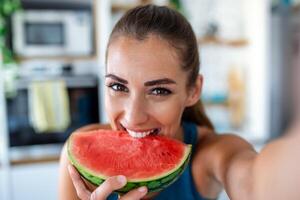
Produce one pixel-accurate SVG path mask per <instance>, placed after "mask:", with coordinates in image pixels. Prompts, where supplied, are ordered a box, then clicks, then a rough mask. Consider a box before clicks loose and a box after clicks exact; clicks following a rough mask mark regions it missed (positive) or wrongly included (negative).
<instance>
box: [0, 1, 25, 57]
mask: <svg viewBox="0 0 300 200" xmlns="http://www.w3.org/2000/svg"><path fill="white" fill-rule="evenodd" d="M20 8H21V3H20V0H0V52H1V54H2V58H3V62H4V63H12V62H14V58H13V53H12V51H11V50H10V49H9V48H8V47H7V45H6V38H7V34H8V23H9V20H10V17H11V15H12V14H13V13H14V12H15V11H17V10H19V9H20Z"/></svg>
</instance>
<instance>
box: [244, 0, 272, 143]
mask: <svg viewBox="0 0 300 200" xmlns="http://www.w3.org/2000/svg"><path fill="white" fill-rule="evenodd" d="M244 10H245V16H246V18H245V23H246V27H245V28H246V34H247V35H246V37H247V38H249V41H250V44H249V51H248V52H249V53H248V55H247V56H248V57H247V60H248V61H249V70H248V77H249V80H248V81H249V83H250V84H249V88H248V91H249V94H248V95H247V96H248V110H249V111H250V115H249V116H248V117H249V119H248V120H249V123H248V128H247V132H249V133H250V134H251V135H252V136H253V137H254V138H256V139H266V138H268V137H269V135H270V127H269V123H270V116H269V113H270V111H269V102H270V99H269V98H270V97H269V96H270V91H269V79H270V77H269V76H268V75H269V74H268V66H269V63H268V60H269V59H268V58H269V53H268V38H269V24H270V2H269V0H251V1H247V0H246V1H245V9H244Z"/></svg>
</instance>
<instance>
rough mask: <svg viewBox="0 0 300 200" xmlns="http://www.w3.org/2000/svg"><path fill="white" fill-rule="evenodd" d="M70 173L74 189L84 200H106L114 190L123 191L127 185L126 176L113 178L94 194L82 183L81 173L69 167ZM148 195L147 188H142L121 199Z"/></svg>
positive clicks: (133, 199) (132, 199)
mask: <svg viewBox="0 0 300 200" xmlns="http://www.w3.org/2000/svg"><path fill="white" fill-rule="evenodd" d="M69 173H70V176H71V178H72V181H73V184H74V187H75V189H76V192H77V195H78V197H79V198H80V199H82V200H104V199H106V198H107V197H108V196H109V195H110V194H111V193H112V192H113V191H114V190H118V189H121V188H122V187H124V186H125V185H126V183H127V181H126V177H125V176H121V175H120V176H113V177H110V178H108V179H107V180H106V181H104V182H103V183H102V184H101V185H100V186H99V187H98V188H96V189H95V190H94V191H93V192H91V191H90V190H89V189H87V188H86V186H85V184H84V182H83V181H82V179H81V177H80V175H79V173H78V172H77V171H76V169H75V168H74V167H73V166H72V165H69ZM146 194H147V188H146V187H140V188H138V189H134V190H131V191H130V192H128V193H127V194H125V195H124V196H122V197H121V199H122V200H126V199H130V200H135V199H141V198H143V197H144V196H145V195H146Z"/></svg>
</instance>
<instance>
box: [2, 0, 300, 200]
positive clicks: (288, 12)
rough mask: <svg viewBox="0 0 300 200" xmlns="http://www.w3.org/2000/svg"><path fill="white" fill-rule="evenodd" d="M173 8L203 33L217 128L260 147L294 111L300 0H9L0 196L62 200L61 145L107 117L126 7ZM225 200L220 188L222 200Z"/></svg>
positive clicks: (204, 67)
mask: <svg viewBox="0 0 300 200" xmlns="http://www.w3.org/2000/svg"><path fill="white" fill-rule="evenodd" d="M143 3H155V4H159V5H170V6H173V7H174V8H176V9H178V10H179V11H180V12H182V13H183V14H184V15H185V16H186V17H187V18H188V19H189V21H190V22H191V24H192V26H193V28H194V31H195V32H196V34H197V38H198V43H199V50H200V58H201V71H200V72H201V73H203V74H204V77H205V84H204V90H203V94H202V99H203V101H204V103H205V107H206V109H207V112H208V114H209V116H210V117H211V119H212V121H213V122H214V124H215V126H216V128H217V130H218V131H220V132H233V133H235V134H238V135H240V136H241V137H243V138H245V139H247V140H248V141H249V142H251V143H252V144H253V145H254V146H255V147H256V149H257V150H260V149H261V148H262V147H263V145H264V144H265V143H266V142H268V141H270V140H272V139H274V138H276V137H278V136H280V135H282V133H283V132H284V130H285V129H286V128H287V126H288V124H289V121H290V119H291V118H292V115H293V112H292V111H293V101H292V99H293V98H292V94H293V91H292V89H291V88H293V85H292V81H291V80H290V78H288V77H290V75H291V74H292V71H293V68H294V67H295V64H297V61H298V60H299V59H298V56H299V42H300V37H299V36H300V32H299V31H300V29H299V22H300V2H298V1H296V0H294V1H292V0H281V1H280V0H277V1H268V0H252V1H247V0H127V1H126V0H21V1H18V0H3V1H1V4H2V5H0V47H1V51H2V54H1V56H0V199H1V200H19V199H28V200H29V199H30V200H34V199H37V200H39V199H44V200H53V199H57V187H58V186H57V180H58V160H59V153H60V150H61V148H62V145H63V143H64V141H65V140H66V138H67V137H68V136H69V135H70V133H71V132H72V131H73V130H75V129H76V128H78V127H81V126H83V125H86V124H90V123H95V122H107V118H106V116H105V113H104V107H103V103H102V102H103V94H102V91H103V82H102V81H103V79H102V77H103V74H104V55H105V47H106V43H107V39H108V36H109V34H110V31H111V29H112V27H113V25H114V23H116V21H117V20H118V19H119V18H120V17H121V16H122V14H124V12H126V10H128V9H130V8H132V7H134V6H135V5H138V4H143ZM225 199H228V198H227V197H226V194H225V193H223V194H222V195H221V197H220V200H225Z"/></svg>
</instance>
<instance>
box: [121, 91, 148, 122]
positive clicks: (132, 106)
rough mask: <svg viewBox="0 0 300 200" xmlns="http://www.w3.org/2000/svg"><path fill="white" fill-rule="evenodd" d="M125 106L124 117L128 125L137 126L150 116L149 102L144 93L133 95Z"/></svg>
mask: <svg viewBox="0 0 300 200" xmlns="http://www.w3.org/2000/svg"><path fill="white" fill-rule="evenodd" d="M124 107H125V108H124V119H125V123H126V125H127V126H129V127H136V126H139V125H142V124H144V123H146V122H147V120H148V118H149V115H148V112H147V103H146V101H145V98H144V97H143V96H142V95H133V96H132V97H131V98H129V99H128V101H127V103H126V105H124Z"/></svg>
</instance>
